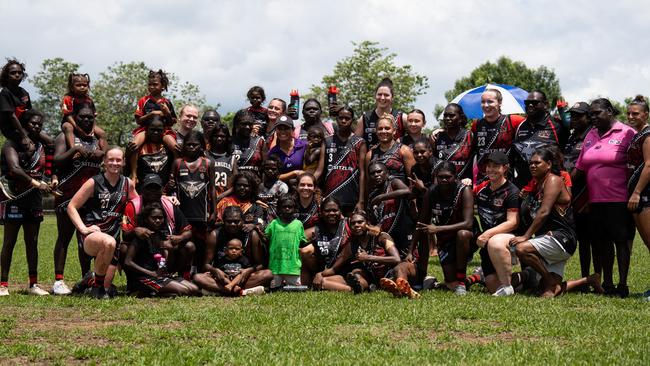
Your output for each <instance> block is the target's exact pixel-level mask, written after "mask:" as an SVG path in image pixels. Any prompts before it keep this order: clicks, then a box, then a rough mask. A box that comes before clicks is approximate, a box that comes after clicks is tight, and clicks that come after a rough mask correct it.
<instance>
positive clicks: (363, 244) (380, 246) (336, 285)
mask: <svg viewBox="0 0 650 366" xmlns="http://www.w3.org/2000/svg"><path fill="white" fill-rule="evenodd" d="M350 233H351V237H350V244H349V245H346V246H345V248H344V249H343V251H342V252H341V254H340V255H339V256H338V257H337V259H336V261H335V262H334V264H333V265H332V267H331V268H330V270H326V271H323V272H321V273H320V274H319V275H321V276H322V280H321V279H320V278H318V279H316V280H315V281H314V287H316V288H321V289H323V290H332V291H347V292H354V293H355V294H358V293H361V292H363V291H367V290H369V289H370V285H375V286H377V285H378V284H379V280H380V279H381V278H383V277H385V276H386V274H387V273H388V272H389V271H390V270H391V269H392V268H393V267H394V266H395V265H397V264H398V263H399V262H400V259H399V253H398V252H397V248H396V247H395V244H394V243H393V239H392V238H391V237H390V235H388V234H386V233H383V232H380V231H379V229H378V228H376V227H371V226H368V219H367V218H366V215H365V214H364V213H361V212H355V213H353V214H352V216H350ZM344 268H347V270H348V273H347V274H346V275H345V276H342V275H339V274H336V273H340V272H341V271H342V269H344ZM343 273H345V272H344V271H343ZM317 277H319V276H318V275H317ZM319 282H320V283H319Z"/></svg>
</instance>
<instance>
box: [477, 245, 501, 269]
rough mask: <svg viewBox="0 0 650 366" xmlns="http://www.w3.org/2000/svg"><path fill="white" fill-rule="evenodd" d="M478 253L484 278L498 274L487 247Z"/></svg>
mask: <svg viewBox="0 0 650 366" xmlns="http://www.w3.org/2000/svg"><path fill="white" fill-rule="evenodd" d="M478 253H479V255H480V256H481V269H482V270H483V276H485V277H487V276H489V275H491V274H495V273H497V270H496V269H494V265H493V264H492V259H490V253H489V252H488V247H487V245H486V246H485V247H483V248H481V249H480V250H479V251H478Z"/></svg>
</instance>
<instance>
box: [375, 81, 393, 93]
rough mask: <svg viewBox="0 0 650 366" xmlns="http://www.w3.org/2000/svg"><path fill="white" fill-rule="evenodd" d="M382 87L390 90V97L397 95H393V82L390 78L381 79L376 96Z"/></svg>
mask: <svg viewBox="0 0 650 366" xmlns="http://www.w3.org/2000/svg"><path fill="white" fill-rule="evenodd" d="M382 86H385V87H387V88H388V90H390V95H395V94H394V93H393V81H392V80H391V79H390V78H383V79H381V81H380V82H379V84H377V88H376V89H375V94H377V90H379V88H381V87H382Z"/></svg>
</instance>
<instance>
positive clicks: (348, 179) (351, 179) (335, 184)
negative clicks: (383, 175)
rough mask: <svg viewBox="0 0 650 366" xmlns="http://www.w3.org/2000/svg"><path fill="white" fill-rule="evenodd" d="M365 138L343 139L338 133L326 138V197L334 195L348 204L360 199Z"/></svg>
mask: <svg viewBox="0 0 650 366" xmlns="http://www.w3.org/2000/svg"><path fill="white" fill-rule="evenodd" d="M362 144H363V139H362V138H360V137H358V136H354V135H352V136H350V137H349V138H348V140H347V141H345V142H344V141H341V139H340V138H339V137H338V135H332V136H329V137H327V138H326V139H325V160H326V161H325V166H326V173H325V183H324V184H323V193H324V195H325V197H334V198H336V199H337V200H338V201H339V202H340V203H341V204H343V205H346V206H351V205H355V204H356V202H357V201H358V199H359V179H360V178H359V176H360V170H359V169H362V167H360V166H359V158H360V157H359V149H360V148H361V145H362Z"/></svg>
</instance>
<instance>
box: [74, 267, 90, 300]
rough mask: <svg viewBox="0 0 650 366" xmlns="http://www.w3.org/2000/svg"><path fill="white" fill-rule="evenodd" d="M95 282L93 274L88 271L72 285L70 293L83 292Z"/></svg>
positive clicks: (77, 293)
mask: <svg viewBox="0 0 650 366" xmlns="http://www.w3.org/2000/svg"><path fill="white" fill-rule="evenodd" d="M94 282H95V274H94V273H93V272H92V271H88V273H86V275H84V277H83V278H82V279H81V281H79V282H77V283H75V284H74V286H72V293H73V294H76V295H81V294H83V293H84V292H85V291H86V290H87V289H88V288H90V287H91V286H92V285H93V283H94Z"/></svg>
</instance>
